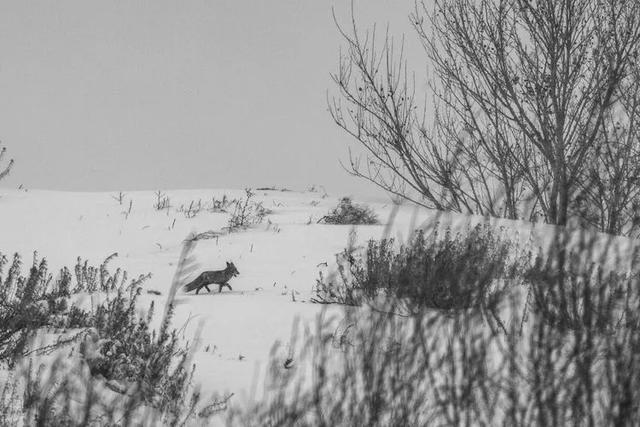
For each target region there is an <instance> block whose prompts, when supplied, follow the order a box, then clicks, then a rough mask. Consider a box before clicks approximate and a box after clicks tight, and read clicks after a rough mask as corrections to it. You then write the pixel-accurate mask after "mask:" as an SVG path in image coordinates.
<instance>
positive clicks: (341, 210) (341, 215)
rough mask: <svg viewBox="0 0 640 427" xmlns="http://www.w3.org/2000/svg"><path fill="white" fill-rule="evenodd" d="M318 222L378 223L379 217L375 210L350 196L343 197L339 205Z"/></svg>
mask: <svg viewBox="0 0 640 427" xmlns="http://www.w3.org/2000/svg"><path fill="white" fill-rule="evenodd" d="M318 222H323V223H325V224H343V225H344V224H351V225H360V224H365V225H367V224H378V217H377V216H376V214H375V212H373V210H372V209H371V208H370V207H368V206H366V205H357V204H354V203H353V202H352V201H351V198H349V197H343V198H342V199H340V202H338V206H336V207H335V208H333V209H332V210H331V211H330V212H329V213H328V214H327V215H325V216H324V217H322V218H321V219H320V220H319V221H318Z"/></svg>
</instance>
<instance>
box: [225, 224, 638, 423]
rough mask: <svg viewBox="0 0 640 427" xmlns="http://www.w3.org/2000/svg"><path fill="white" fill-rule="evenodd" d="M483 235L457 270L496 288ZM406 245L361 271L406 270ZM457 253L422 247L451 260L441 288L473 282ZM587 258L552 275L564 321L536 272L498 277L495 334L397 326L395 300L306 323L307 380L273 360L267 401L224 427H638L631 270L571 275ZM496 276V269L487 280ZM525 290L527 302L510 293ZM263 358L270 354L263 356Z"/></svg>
mask: <svg viewBox="0 0 640 427" xmlns="http://www.w3.org/2000/svg"><path fill="white" fill-rule="evenodd" d="M485 231H487V232H488V230H486V229H483V228H480V229H477V228H475V229H472V230H471V232H470V233H469V234H470V235H471V236H474V237H471V238H470V239H469V241H470V242H469V243H470V244H471V246H473V245H476V244H480V243H482V242H486V244H485V243H483V244H482V245H483V247H484V248H485V249H488V251H489V255H487V256H486V257H485V256H483V255H480V254H477V253H475V252H474V253H473V255H472V257H473V258H474V260H471V261H470V263H471V264H476V267H475V270H476V271H479V272H480V277H486V276H485V274H484V273H482V272H483V271H485V272H489V271H493V272H494V273H492V274H491V276H492V277H496V278H497V277H499V274H497V272H499V271H501V270H502V271H504V270H503V269H502V267H503V266H504V262H502V261H497V258H496V257H494V256H493V254H495V255H498V254H503V252H502V251H501V250H500V249H499V248H500V247H501V246H500V245H499V244H497V243H498V242H504V241H503V240H502V239H496V238H494V237H491V236H487V235H486V234H484V233H485ZM560 232H562V231H560ZM483 236H484V237H483ZM420 239H421V238H420V237H419V235H418V236H417V237H414V240H413V241H412V242H409V243H408V244H407V245H406V246H404V247H405V249H404V250H401V251H399V252H398V251H395V252H392V251H387V249H388V248H387V247H386V246H384V247H383V249H380V245H381V243H380V242H375V243H374V248H376V249H375V250H374V252H373V254H372V257H373V259H374V260H387V259H389V258H388V256H387V255H384V256H381V252H380V251H382V252H383V253H384V254H387V253H389V252H390V253H391V254H394V255H395V256H398V254H400V253H403V254H405V255H404V256H402V257H401V258H402V259H403V260H408V259H413V258H412V257H411V255H410V254H412V253H413V254H415V253H416V252H418V253H426V252H428V249H429V248H430V247H431V246H429V245H424V244H417V245H416V244H415V242H416V241H418V242H420ZM463 242H464V239H462V240H457V239H444V240H443V241H442V243H441V244H440V245H439V246H438V245H436V246H435V247H434V248H440V251H434V254H437V253H441V254H442V255H445V254H446V255H447V256H453V259H454V262H453V263H452V264H447V263H446V262H445V261H444V260H443V261H442V262H443V263H442V264H440V265H441V266H442V267H444V266H449V267H450V268H451V269H452V271H451V272H446V273H445V272H444V271H443V270H440V271H441V274H443V275H444V277H451V276H453V275H455V274H458V270H456V267H459V268H460V272H459V274H460V278H461V279H462V277H463V276H464V272H465V271H468V272H470V271H473V270H474V269H467V268H466V266H465V265H462V266H461V265H459V264H458V262H459V261H455V260H459V259H461V258H459V257H458V256H457V255H462V254H465V253H466V252H465V249H464V244H462V243H463ZM494 247H496V248H498V249H497V250H496V249H493V248H494ZM455 248H458V250H452V249H455ZM476 249H480V248H478V247H476ZM552 249H553V248H552ZM593 249H594V246H593V245H587V246H585V247H582V248H581V249H580V250H579V251H580V252H579V253H577V254H576V256H575V257H574V262H572V263H571V264H570V265H572V267H567V268H566V270H567V271H566V272H567V276H565V279H564V280H566V281H567V286H566V288H565V290H566V295H565V296H566V300H565V302H566V307H567V310H566V312H564V313H566V316H564V315H558V313H563V311H561V310H557V309H556V307H557V303H556V301H558V302H559V301H561V300H560V299H558V300H555V299H554V298H552V297H550V296H549V295H548V293H552V292H554V291H553V289H555V290H556V291H557V290H559V289H560V288H559V286H560V284H559V283H558V282H559V280H561V279H560V278H561V277H562V274H560V271H559V270H558V267H557V266H556V265H554V264H553V263H552V262H550V263H546V262H545V263H543V264H540V263H539V261H537V262H536V263H535V264H534V265H533V266H531V265H529V263H528V262H524V263H522V264H519V267H518V268H515V269H511V273H510V274H507V275H505V276H504V277H505V279H504V283H505V287H504V288H503V289H504V291H505V292H502V293H499V294H496V297H497V301H496V307H499V308H498V310H499V312H500V313H509V314H508V317H507V319H506V320H505V322H504V328H501V329H496V328H491V327H487V325H486V322H484V321H483V313H482V312H480V311H477V310H467V309H466V308H465V306H466V304H460V305H459V306H456V307H454V308H453V309H450V310H434V309H429V310H416V311H413V312H411V313H407V312H406V310H404V307H405V305H404V302H403V301H402V300H400V299H387V300H386V304H379V305H378V306H377V307H378V308H377V309H374V310H358V311H354V310H348V309H346V310H344V312H343V316H344V318H343V319H342V320H341V321H340V324H339V326H338V327H337V328H336V326H335V318H333V317H332V318H323V319H320V320H319V321H318V324H317V327H316V329H315V331H314V332H313V333H312V334H310V335H308V336H307V341H306V346H305V347H304V348H303V349H302V350H300V352H301V354H307V355H309V359H308V363H309V365H308V366H309V367H310V370H311V372H310V373H308V375H307V374H304V373H303V372H306V371H299V372H298V374H299V375H292V374H291V372H290V370H288V369H285V368H283V367H282V362H283V359H282V358H281V357H274V358H273V360H272V366H271V367H270V368H269V370H268V372H269V373H270V376H269V378H268V379H267V384H269V385H270V387H271V388H270V390H273V393H271V394H269V395H268V396H267V397H266V399H265V401H263V402H259V403H256V404H255V405H254V406H251V407H248V408H243V409H242V410H234V411H231V412H230V414H229V424H230V425H254V424H255V425H269V426H274V425H282V426H284V425H300V426H313V425H337V426H347V425H363V426H364V425H367V426H387V425H394V426H395V425H398V426H399V425H403V426H404V425H451V426H467V425H476V424H477V425H510V426H532V425H536V426H542V425H593V426H596V425H598V426H600V425H602V426H619V425H634V423H635V421H633V420H636V419H637V418H638V416H640V404H638V402H640V400H639V399H640V389H638V386H639V385H640V357H638V351H639V350H640V328H638V320H639V319H638V314H637V313H639V312H640V292H638V289H640V276H639V275H638V271H639V269H640V266H638V265H637V264H634V265H632V266H631V271H632V274H630V275H627V276H625V277H621V276H619V275H617V274H615V273H611V274H603V272H604V270H603V269H598V268H596V267H589V266H588V265H587V266H586V267H585V265H584V263H582V264H580V263H579V262H578V259H588V258H589V255H590V253H589V251H591V250H593ZM419 251H422V252H419ZM549 253H550V258H551V259H552V258H553V251H552V250H550V251H549ZM391 254H390V255H389V256H391ZM466 254H468V253H466ZM577 255H580V257H578V256H577ZM391 257H392V258H393V256H391ZM418 258H423V259H426V260H430V259H433V258H432V257H427V256H424V257H418ZM539 258H541V257H539ZM516 259H517V257H516ZM496 262H498V266H500V268H497V269H496V268H494V267H492V265H494V264H495V263H496ZM365 265H370V266H372V267H378V268H379V270H381V272H378V271H375V270H374V271H370V272H368V274H369V276H366V277H373V278H376V279H378V280H382V281H383V283H389V282H393V278H389V269H388V268H387V266H388V265H393V263H392V262H391V261H385V262H372V263H370V264H365ZM514 265H518V264H514ZM579 265H582V267H579ZM381 266H382V267H381ZM380 267H381V268H380ZM507 270H509V269H507ZM392 271H393V270H392ZM461 281H462V280H461ZM448 282H449V283H451V281H448ZM454 283H455V282H454ZM523 284H525V285H526V286H522V285H523ZM427 286H429V285H427ZM530 286H532V288H531V289H533V291H532V293H527V292H522V290H523V289H525V290H526V289H528V288H530ZM461 300H464V298H461ZM530 300H531V301H533V302H532V304H531V307H530V310H529V311H528V312H527V307H528V305H529V301H530ZM398 313H403V315H402V316H399V315H397V314H398ZM612 313H616V315H612ZM340 325H345V326H344V327H342V328H341V327H340ZM605 325H606V327H604V326H605ZM294 332H295V331H294ZM277 350H278V348H277V345H276V346H275V347H274V351H273V352H272V354H276V353H278V354H279V352H278V351H277ZM298 364H300V362H298Z"/></svg>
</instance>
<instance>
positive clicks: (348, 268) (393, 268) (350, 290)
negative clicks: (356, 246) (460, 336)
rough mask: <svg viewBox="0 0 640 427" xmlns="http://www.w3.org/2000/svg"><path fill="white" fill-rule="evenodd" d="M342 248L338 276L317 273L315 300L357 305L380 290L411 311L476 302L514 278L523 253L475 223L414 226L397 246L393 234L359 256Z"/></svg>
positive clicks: (487, 298) (523, 262)
mask: <svg viewBox="0 0 640 427" xmlns="http://www.w3.org/2000/svg"><path fill="white" fill-rule="evenodd" d="M351 252H352V250H351V249H346V250H345V251H344V253H343V256H342V259H344V260H346V262H345V263H343V264H342V265H339V266H338V273H339V274H338V275H335V276H334V277H333V278H331V279H330V280H329V281H325V280H323V278H322V277H321V279H320V280H318V283H317V286H316V298H315V299H316V301H320V302H338V303H342V304H348V305H360V304H361V303H362V302H363V301H365V300H373V299H375V298H377V297H378V296H379V295H381V294H382V295H385V296H392V297H395V298H398V299H399V300H402V301H404V304H406V306H407V308H409V309H410V311H415V310H420V309H423V308H434V309H441V310H451V309H466V308H472V307H479V306H481V305H483V304H485V303H487V302H489V301H490V299H491V297H495V294H496V293H497V292H498V291H497V289H496V287H495V286H494V285H495V284H496V281H497V280H498V279H513V278H516V277H517V276H518V273H519V272H520V271H522V270H523V269H524V266H525V265H526V262H527V261H528V260H527V254H525V253H524V252H523V251H520V252H519V255H518V256H517V257H515V258H514V257H513V255H512V254H513V253H514V252H517V251H516V250H515V249H514V245H512V244H511V243H510V242H509V241H507V240H505V239H503V238H501V237H500V236H499V235H496V233H495V230H494V229H492V228H491V227H490V226H489V225H487V224H484V225H477V226H475V227H474V228H471V229H469V230H468V231H467V232H466V233H465V234H461V233H458V234H457V235H455V236H453V235H452V233H451V231H450V229H448V228H447V229H446V230H445V232H444V236H442V238H440V236H439V232H438V228H437V227H436V228H434V231H433V232H432V233H431V234H430V235H428V236H427V235H425V232H424V230H418V231H416V232H415V234H414V235H413V237H412V238H411V239H410V241H409V242H408V243H407V244H406V245H404V244H403V245H400V247H399V249H396V247H395V242H394V239H382V240H379V241H376V240H370V241H369V243H368V247H367V251H366V257H365V258H364V259H357V258H356V257H355V256H354V255H353V254H352V253H351Z"/></svg>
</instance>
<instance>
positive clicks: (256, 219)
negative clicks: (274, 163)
mask: <svg viewBox="0 0 640 427" xmlns="http://www.w3.org/2000/svg"><path fill="white" fill-rule="evenodd" d="M244 191H245V197H244V199H238V200H235V201H234V203H233V212H232V213H231V216H230V218H229V225H228V229H229V231H237V230H241V229H245V228H247V227H250V226H252V225H257V224H260V223H262V221H263V220H264V218H265V217H266V216H267V215H269V214H270V213H271V211H270V210H269V209H267V208H265V207H264V206H263V205H262V202H256V201H255V200H254V199H253V197H254V196H255V193H254V192H253V191H251V189H250V188H247V189H245V190H244Z"/></svg>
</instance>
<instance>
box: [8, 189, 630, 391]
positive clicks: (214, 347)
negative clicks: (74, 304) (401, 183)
mask: <svg viewBox="0 0 640 427" xmlns="http://www.w3.org/2000/svg"><path fill="white" fill-rule="evenodd" d="M166 194H167V196H168V197H169V198H170V201H171V206H172V207H171V208H170V209H164V210H161V211H158V210H156V209H155V208H154V203H155V201H156V196H155V195H154V192H152V191H140V192H128V193H126V194H125V196H124V199H123V202H122V204H120V203H119V202H118V201H117V200H116V198H114V196H116V194H115V193H67V192H52V191H36V190H29V191H24V190H0V252H2V253H4V254H11V253H14V252H18V253H20V254H22V255H23V256H24V258H25V259H26V260H28V259H29V256H30V254H31V253H32V252H33V251H38V254H39V256H44V257H46V258H47V260H48V261H49V265H50V267H51V270H52V271H57V270H58V269H59V268H60V267H62V266H64V265H66V266H69V267H73V266H74V265H75V260H76V257H77V256H81V257H82V258H83V259H88V260H89V261H90V263H92V264H94V265H99V264H100V263H101V262H102V261H103V260H104V258H105V257H107V256H108V255H110V254H111V253H113V252H117V253H118V254H119V256H118V257H117V258H116V259H115V260H114V261H113V262H112V264H110V267H111V269H112V270H113V269H115V268H116V267H122V268H124V269H126V270H127V271H128V272H129V277H134V276H138V275H140V274H144V273H147V272H151V273H152V274H153V277H152V279H151V280H149V281H148V282H146V283H145V285H144V287H145V289H147V290H148V289H154V290H157V291H160V292H161V293H162V294H161V295H160V296H156V295H151V294H147V293H143V295H142V297H141V299H140V303H141V309H146V308H147V307H148V305H149V303H150V302H151V301H152V300H153V301H155V305H156V307H162V306H164V303H165V300H166V297H167V293H168V289H169V287H170V286H171V280H172V278H173V275H174V272H175V268H176V263H177V260H178V257H179V254H180V250H181V247H182V243H183V240H184V239H185V237H187V235H188V234H189V233H192V232H197V233H202V232H206V231H215V232H222V229H223V227H225V226H226V225H227V221H228V217H229V215H228V214H227V213H212V212H208V211H201V212H200V213H199V214H197V215H196V216H195V217H194V218H187V217H186V216H185V215H184V214H183V213H181V212H178V208H179V207H180V206H181V205H183V204H184V205H187V206H188V205H189V203H190V202H191V201H196V202H197V201H198V200H201V201H202V203H203V204H205V205H206V204H207V203H208V202H210V201H211V198H212V197H215V198H216V199H218V200H219V199H221V198H222V197H223V195H226V196H227V197H230V198H236V197H237V198H239V197H242V196H243V194H244V192H243V191H241V190H181V191H167V192H166ZM256 199H257V200H258V201H262V202H263V204H264V206H265V207H267V208H269V209H271V210H272V211H273V212H272V213H271V214H270V215H269V216H268V222H267V221H266V220H265V223H263V224H262V225H260V226H256V227H253V228H251V229H249V230H245V231H240V232H235V233H231V234H224V233H223V234H222V235H221V236H220V237H219V238H217V239H210V240H202V241H199V242H198V244H197V246H196V249H195V257H196V259H197V262H198V264H199V266H200V268H199V269H198V271H196V272H194V273H193V275H192V276H195V275H197V274H198V273H199V272H200V271H201V270H216V269H222V268H224V266H225V261H233V262H234V264H235V265H236V267H237V268H238V270H239V271H240V275H239V277H236V278H234V279H232V280H231V282H230V284H231V286H232V287H233V291H228V290H225V291H223V292H222V293H220V294H219V293H218V292H217V286H213V287H212V292H211V293H207V292H206V291H202V292H201V293H200V295H194V294H185V293H183V292H178V296H177V298H176V314H175V320H174V327H176V328H180V329H181V331H182V332H183V336H184V338H185V340H190V341H193V340H194V337H196V336H197V337H199V339H198V340H197V341H196V352H195V354H194V362H195V363H196V364H197V370H196V381H197V382H198V383H199V384H200V385H201V386H202V388H203V391H204V392H205V393H209V392H218V393H224V392H233V393H235V396H236V397H234V399H236V400H237V401H242V400H243V399H245V398H247V397H249V396H254V397H255V398H259V391H260V388H261V387H260V378H261V376H262V374H263V371H264V369H265V366H266V362H267V361H268V360H269V357H270V351H271V349H272V346H273V345H274V343H275V342H277V341H279V342H281V343H282V344H283V345H282V347H281V348H280V350H279V352H280V353H282V354H280V353H277V354H276V357H282V358H283V360H284V358H286V357H287V355H288V354H287V353H288V350H287V349H288V348H289V345H288V344H289V343H291V333H292V325H293V322H294V319H299V320H301V328H305V327H306V328H308V329H312V325H313V322H314V320H315V319H316V317H317V316H318V315H320V314H321V313H322V311H323V310H327V309H328V310H329V311H330V312H331V311H332V310H333V312H334V313H335V314H338V311H337V310H338V309H337V308H336V307H329V308H327V306H323V305H319V304H312V303H309V302H308V299H309V295H310V291H311V290H312V287H313V285H314V284H315V280H316V279H317V278H318V274H319V271H325V270H326V268H327V267H325V265H323V263H327V264H326V265H328V267H329V268H331V266H332V264H333V263H334V261H335V255H336V254H337V253H339V252H340V251H342V250H343V249H344V247H345V246H346V245H347V242H348V240H349V235H350V233H351V231H352V227H350V226H336V225H323V224H317V223H316V221H317V220H318V219H319V218H321V217H322V216H323V215H325V214H326V213H327V211H328V210H329V209H330V208H332V207H333V206H335V205H336V203H337V201H338V199H337V198H335V197H323V196H322V195H321V194H320V193H316V192H289V191H257V192H256ZM130 202H131V211H130V213H129V214H128V215H127V214H126V211H127V210H128V208H129V203H130ZM356 202H367V201H366V200H356ZM368 204H369V205H370V206H371V207H373V208H374V209H375V211H376V212H377V213H378V214H379V217H380V219H381V222H383V223H385V222H387V219H388V218H389V217H390V215H391V213H392V210H393V204H392V203H391V202H387V203H384V202H381V201H369V202H368ZM481 220H482V219H481V218H474V217H466V216H453V215H446V216H442V215H438V214H437V213H435V212H431V211H426V210H417V209H415V208H412V207H410V206H402V207H401V208H399V210H398V212H397V215H395V216H394V217H393V221H392V223H393V224H392V226H390V227H389V228H387V227H386V226H385V225H384V224H381V225H375V226H358V227H357V228H356V244H358V245H363V244H364V243H365V242H366V241H367V240H368V239H370V238H380V237H382V236H383V235H391V236H393V237H398V238H399V239H400V240H403V238H404V237H406V236H407V234H408V233H409V231H410V230H411V229H413V228H415V227H417V226H424V225H425V224H430V223H433V222H434V221H441V222H442V223H444V224H451V225H453V226H454V228H459V227H462V226H463V225H465V224H467V223H469V222H472V223H473V222H479V221H481ZM493 222H494V223H496V225H504V226H507V227H509V228H510V229H512V230H514V231H518V232H519V238H520V239H522V240H523V241H524V240H526V239H527V238H528V237H529V235H530V233H531V232H532V230H533V232H534V234H535V236H536V239H537V241H538V243H540V242H542V241H544V240H545V239H548V238H549V235H550V230H552V229H551V228H550V227H548V226H542V225H537V226H535V227H533V226H532V225H531V224H529V223H525V222H518V221H515V222H513V221H493ZM616 244H617V245H618V247H621V248H623V251H624V252H628V251H629V250H630V247H631V246H630V245H636V243H635V242H632V241H630V240H628V239H617V240H616ZM156 313H158V311H156ZM330 314H331V313H330ZM158 318H159V315H157V316H156V319H158ZM338 320H339V319H338ZM292 346H293V344H292ZM291 351H294V349H293V348H292V350H291Z"/></svg>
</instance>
